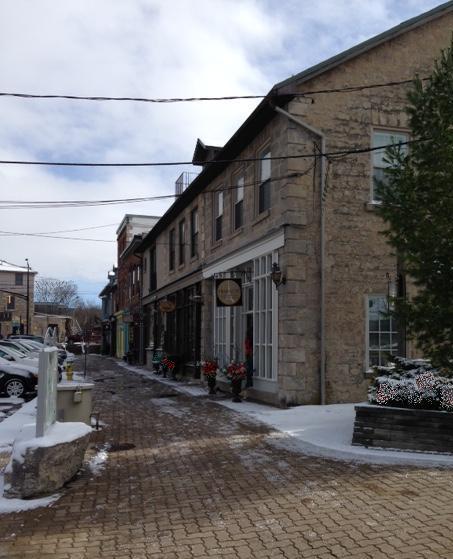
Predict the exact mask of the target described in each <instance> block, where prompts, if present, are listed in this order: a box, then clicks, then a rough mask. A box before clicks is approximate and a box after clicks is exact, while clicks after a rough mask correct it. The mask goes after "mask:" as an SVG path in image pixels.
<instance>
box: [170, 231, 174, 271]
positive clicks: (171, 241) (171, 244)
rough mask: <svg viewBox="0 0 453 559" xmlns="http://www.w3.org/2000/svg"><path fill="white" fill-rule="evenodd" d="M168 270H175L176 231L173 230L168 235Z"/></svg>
mask: <svg viewBox="0 0 453 559" xmlns="http://www.w3.org/2000/svg"><path fill="white" fill-rule="evenodd" d="M168 268H169V269H170V270H174V269H175V230H174V229H171V230H170V233H169V235H168Z"/></svg>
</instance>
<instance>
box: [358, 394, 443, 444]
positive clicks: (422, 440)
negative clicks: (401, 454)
mask: <svg viewBox="0 0 453 559" xmlns="http://www.w3.org/2000/svg"><path fill="white" fill-rule="evenodd" d="M352 444H353V445H360V446H366V447H377V448H391V449H398V450H408V451H410V450H412V451H413V450H415V451H424V452H444V453H453V413H451V412H445V411H437V410H414V409H407V408H392V407H386V406H372V405H366V404H364V405H358V406H355V423H354V433H353V436H352Z"/></svg>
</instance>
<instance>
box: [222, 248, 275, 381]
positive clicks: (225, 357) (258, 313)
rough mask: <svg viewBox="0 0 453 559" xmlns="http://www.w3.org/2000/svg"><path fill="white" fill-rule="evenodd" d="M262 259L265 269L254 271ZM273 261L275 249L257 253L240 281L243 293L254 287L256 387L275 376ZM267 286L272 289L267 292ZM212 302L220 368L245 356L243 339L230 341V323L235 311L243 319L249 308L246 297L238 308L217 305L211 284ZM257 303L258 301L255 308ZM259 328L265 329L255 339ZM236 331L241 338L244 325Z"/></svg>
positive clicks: (273, 379)
mask: <svg viewBox="0 0 453 559" xmlns="http://www.w3.org/2000/svg"><path fill="white" fill-rule="evenodd" d="M262 259H265V260H266V268H265V269H264V271H261V270H262V268H261V269H260V272H259V273H258V274H256V273H255V271H256V270H257V268H258V265H259V266H261V263H262ZM274 262H278V253H277V251H275V252H274V251H273V252H270V253H266V254H262V255H259V256H257V257H256V258H254V259H253V260H252V261H251V264H252V266H253V267H252V277H251V278H250V281H243V295H244V296H245V290H246V288H247V286H252V287H253V311H251V312H252V313H253V367H254V369H255V374H254V379H255V380H256V381H257V383H256V386H257V387H259V386H260V384H261V383H262V382H265V383H266V382H272V383H274V382H276V381H277V376H278V375H277V367H278V291H277V288H276V287H275V285H274V283H273V282H272V280H271V277H270V272H271V269H272V264H273V263H274ZM227 272H228V271H227ZM214 284H215V282H214ZM263 285H265V286H266V291H265V292H266V304H265V305H264V307H262V306H261V305H260V304H259V300H258V298H260V297H261V288H262V286H263ZM258 286H259V287H258ZM268 289H270V290H271V291H270V293H269V291H268ZM269 297H270V299H269ZM213 301H214V309H213V310H214V354H215V357H216V358H217V360H218V363H219V367H220V368H222V367H224V366H226V365H228V363H229V362H230V361H231V360H232V359H237V358H240V359H243V358H244V355H243V353H244V351H243V347H242V346H243V340H241V341H240V344H239V342H238V343H234V342H235V340H231V322H232V320H235V318H236V320H237V317H236V313H240V317H241V318H240V319H241V320H242V321H243V322H245V318H246V314H247V313H248V311H247V309H246V308H245V305H246V301H245V299H244V300H243V306H242V308H241V309H239V308H238V307H217V305H216V302H215V301H216V297H215V285H214V286H213ZM257 302H258V304H259V306H258V308H257ZM269 303H270V304H269ZM269 313H270V317H269ZM262 328H264V338H261V337H260V339H258V338H257V335H260V333H261V332H262V330H261V329H262ZM239 332H240V335H241V333H242V334H243V337H245V329H244V326H243V325H242V326H241V328H240V329H239ZM257 333H258V334H257ZM236 341H237V340H236ZM263 356H264V357H263ZM261 361H264V368H263V367H262V366H261Z"/></svg>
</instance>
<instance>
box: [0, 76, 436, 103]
mask: <svg viewBox="0 0 453 559" xmlns="http://www.w3.org/2000/svg"><path fill="white" fill-rule="evenodd" d="M428 79H430V78H422V80H423V81H424V80H428ZM413 81H414V80H413V79H408V80H399V81H390V82H381V83H373V84H358V85H351V86H345V87H337V88H331V89H315V90H312V91H303V92H293V93H291V92H290V93H284V94H278V93H276V94H273V93H272V91H271V92H270V93H268V94H265V95H262V94H261V95H222V96H212V97H206V96H205V97H112V96H104V95H90V96H88V95H87V96H86V95H60V94H56V93H48V94H46V93H44V94H40V93H18V92H8V91H2V92H0V97H17V98H20V99H66V100H70V101H98V102H99V101H130V102H138V103H156V104H159V103H160V104H165V103H192V102H195V101H233V100H238V99H265V98H266V97H270V98H271V97H274V98H275V97H280V96H281V95H283V96H286V95H293V96H295V97H306V96H311V95H318V94H328V93H349V92H353V91H363V90H367V89H375V88H382V87H394V86H398V85H405V84H409V83H413Z"/></svg>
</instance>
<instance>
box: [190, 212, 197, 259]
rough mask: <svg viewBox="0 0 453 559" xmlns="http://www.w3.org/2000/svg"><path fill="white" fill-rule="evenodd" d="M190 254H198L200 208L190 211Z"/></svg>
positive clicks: (192, 255)
mask: <svg viewBox="0 0 453 559" xmlns="http://www.w3.org/2000/svg"><path fill="white" fill-rule="evenodd" d="M190 256H191V257H194V256H198V208H194V209H193V210H192V211H191V212H190Z"/></svg>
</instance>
